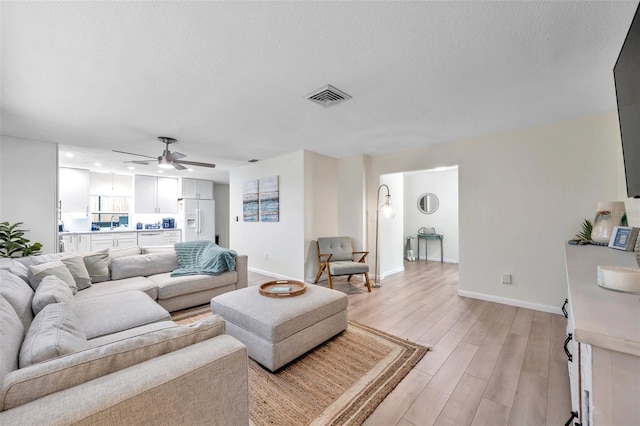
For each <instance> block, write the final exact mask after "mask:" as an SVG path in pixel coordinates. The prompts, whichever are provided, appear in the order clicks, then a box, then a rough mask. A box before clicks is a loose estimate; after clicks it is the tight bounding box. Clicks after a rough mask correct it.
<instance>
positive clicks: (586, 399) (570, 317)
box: [563, 245, 640, 426]
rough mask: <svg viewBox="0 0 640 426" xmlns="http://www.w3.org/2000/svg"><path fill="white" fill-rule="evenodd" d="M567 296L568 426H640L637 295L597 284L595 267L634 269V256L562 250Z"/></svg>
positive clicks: (605, 250)
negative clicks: (638, 425)
mask: <svg viewBox="0 0 640 426" xmlns="http://www.w3.org/2000/svg"><path fill="white" fill-rule="evenodd" d="M565 256H566V264H567V282H568V298H567V300H566V301H565V305H564V306H563V311H564V313H565V316H566V317H567V339H566V340H565V347H564V350H565V353H566V354H567V362H568V365H569V381H570V387H571V413H567V418H569V416H571V419H570V420H569V422H568V423H567V424H570V425H576V424H580V425H582V426H592V425H627V424H628V425H631V424H634V425H637V424H640V404H638V395H640V326H639V324H640V309H638V296H637V295H634V294H628V293H621V292H615V291H611V290H608V289H604V288H601V287H599V286H598V285H597V267H598V265H608V266H619V267H625V268H629V267H632V268H637V266H638V265H637V262H636V258H635V253H633V252H622V251H619V250H611V249H610V248H608V247H598V246H569V245H567V246H566V248H565Z"/></svg>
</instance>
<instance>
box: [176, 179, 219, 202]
mask: <svg viewBox="0 0 640 426" xmlns="http://www.w3.org/2000/svg"><path fill="white" fill-rule="evenodd" d="M213 185H214V183H213V181H211V180H205V179H191V178H182V179H180V194H179V197H178V198H197V199H199V200H213Z"/></svg>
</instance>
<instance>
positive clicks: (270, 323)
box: [211, 284, 348, 371]
mask: <svg viewBox="0 0 640 426" xmlns="http://www.w3.org/2000/svg"><path fill="white" fill-rule="evenodd" d="M306 287H307V290H306V291H305V292H304V293H303V294H301V295H299V296H293V297H267V296H263V295H261V294H260V292H259V288H258V287H257V286H253V287H247V288H243V289H240V290H236V291H231V292H228V293H224V294H221V295H219V296H216V297H214V298H213V299H211V311H212V312H213V313H214V314H219V315H222V317H223V318H224V320H225V322H226V330H227V331H226V332H227V334H229V335H231V336H233V337H235V338H236V339H238V340H240V341H241V342H242V343H244V344H245V345H247V347H248V348H249V356H250V357H251V358H253V359H254V360H256V361H257V362H259V363H260V364H262V365H263V366H265V367H266V368H268V369H269V370H271V371H275V370H277V369H278V368H280V367H282V366H283V365H285V364H287V363H288V362H290V361H292V360H294V359H296V358H297V357H299V356H300V355H302V354H304V353H305V352H307V351H309V350H310V349H312V348H314V347H316V346H317V345H319V344H320V343H322V342H324V341H325V340H327V339H329V338H330V337H333V336H335V335H336V334H338V333H340V332H341V331H343V330H345V329H346V328H347V304H348V303H347V296H346V294H344V293H341V292H339V291H336V290H331V289H328V288H324V287H319V286H316V285H313V284H307V286H306Z"/></svg>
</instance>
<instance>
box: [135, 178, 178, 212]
mask: <svg viewBox="0 0 640 426" xmlns="http://www.w3.org/2000/svg"><path fill="white" fill-rule="evenodd" d="M134 189H135V191H134V192H135V212H136V213H170V214H175V213H177V212H178V179H175V178H165V177H156V176H144V175H136V176H135V179H134Z"/></svg>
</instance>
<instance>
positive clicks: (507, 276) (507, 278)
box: [502, 274, 511, 284]
mask: <svg viewBox="0 0 640 426" xmlns="http://www.w3.org/2000/svg"><path fill="white" fill-rule="evenodd" d="M502 284H511V274H502Z"/></svg>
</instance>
